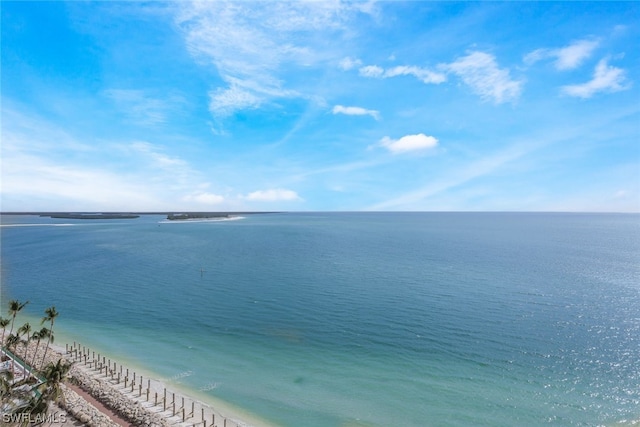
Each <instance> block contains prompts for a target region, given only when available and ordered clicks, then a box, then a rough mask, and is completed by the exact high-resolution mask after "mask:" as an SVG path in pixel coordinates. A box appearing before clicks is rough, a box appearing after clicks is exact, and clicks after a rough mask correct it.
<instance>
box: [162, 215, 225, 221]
mask: <svg viewBox="0 0 640 427" xmlns="http://www.w3.org/2000/svg"><path fill="white" fill-rule="evenodd" d="M231 217H232V215H230V214H224V213H179V214H169V215H167V219H168V220H169V221H185V220H189V219H217V218H231Z"/></svg>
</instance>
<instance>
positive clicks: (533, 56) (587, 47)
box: [524, 40, 600, 71]
mask: <svg viewBox="0 0 640 427" xmlns="http://www.w3.org/2000/svg"><path fill="white" fill-rule="evenodd" d="M599 45H600V42H599V41H598V40H578V41H576V42H573V43H571V44H570V45H568V46H565V47H562V48H559V49H544V48H543V49H536V50H534V51H533V52H530V53H528V54H527V55H525V57H524V63H525V64H527V65H532V64H535V63H536V62H538V61H541V60H544V59H547V58H555V61H554V66H555V68H556V69H557V70H560V71H566V70H573V69H575V68H578V67H579V66H580V65H582V64H583V63H584V61H585V60H587V59H588V58H590V57H591V55H592V54H593V52H594V51H595V50H596V48H598V47H599Z"/></svg>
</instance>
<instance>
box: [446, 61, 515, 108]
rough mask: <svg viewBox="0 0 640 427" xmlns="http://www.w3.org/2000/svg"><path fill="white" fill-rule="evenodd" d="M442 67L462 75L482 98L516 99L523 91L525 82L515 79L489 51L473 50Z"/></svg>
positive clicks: (499, 102) (500, 102)
mask: <svg viewBox="0 0 640 427" xmlns="http://www.w3.org/2000/svg"><path fill="white" fill-rule="evenodd" d="M442 68H443V69H445V70H447V71H448V72H450V73H453V74H455V75H457V76H458V77H460V79H462V81H463V82H464V83H465V84H466V85H468V86H469V87H470V88H471V90H472V91H473V92H474V93H476V94H477V95H479V96H480V97H481V98H483V99H485V100H493V101H494V102H495V103H496V104H502V103H504V102H508V101H514V100H515V99H517V98H518V97H519V96H520V93H521V92H522V86H523V83H524V82H523V81H521V80H520V81H519V80H513V79H512V78H511V76H510V73H509V70H507V69H504V68H499V67H498V64H497V62H496V59H495V57H494V56H493V55H490V54H488V53H484V52H471V53H469V54H468V55H466V56H463V57H461V58H458V59H457V60H456V61H454V62H452V63H450V64H447V65H443V66H442Z"/></svg>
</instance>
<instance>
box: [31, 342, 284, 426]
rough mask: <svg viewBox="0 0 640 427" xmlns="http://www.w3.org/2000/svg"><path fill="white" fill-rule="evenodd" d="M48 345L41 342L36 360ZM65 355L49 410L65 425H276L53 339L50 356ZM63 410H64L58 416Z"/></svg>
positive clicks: (60, 423) (55, 360) (32, 351)
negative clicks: (62, 377)
mask: <svg viewBox="0 0 640 427" xmlns="http://www.w3.org/2000/svg"><path fill="white" fill-rule="evenodd" d="M35 347H36V344H35V343H30V344H29V348H28V350H27V353H28V355H29V356H28V359H27V360H31V359H30V358H32V357H33V356H34V354H36V348H35ZM44 351H45V350H44V347H42V346H40V348H38V350H37V355H36V360H39V359H40V358H41V357H42V356H43V354H44ZM61 359H62V360H66V361H67V362H69V363H71V369H70V371H69V374H68V377H67V381H65V382H64V383H63V395H64V399H63V401H62V402H60V403H59V404H57V405H56V404H54V405H53V406H52V407H51V409H50V411H49V413H50V414H51V413H54V414H55V416H56V417H57V419H58V420H59V421H58V422H57V424H59V425H61V426H62V427H71V426H78V425H86V426H90V427H127V426H146V427H152V426H153V427H171V426H180V427H196V426H199V427H275V426H274V425H273V424H270V423H268V422H266V421H263V420H260V419H258V418H257V417H256V416H253V415H252V414H249V413H246V412H243V411H242V409H241V408H237V407H235V406H234V405H232V404H228V403H226V402H224V401H221V400H219V399H215V398H213V399H203V398H202V397H204V396H194V394H197V393H192V390H190V389H188V388H187V387H180V386H176V385H175V384H171V385H170V386H167V384H165V382H163V381H162V379H155V378H154V375H153V374H152V373H150V372H149V371H147V370H145V369H144V368H143V369H138V368H137V367H133V369H132V367H131V366H125V365H122V364H120V363H119V361H118V360H117V359H111V358H110V357H108V356H107V355H106V354H100V353H97V352H95V351H94V350H92V349H90V348H87V347H85V346H81V345H80V344H78V343H75V342H74V343H72V344H69V343H68V342H67V343H65V344H64V347H62V346H61V345H60V344H59V343H56V344H50V345H49V350H48V353H47V359H46V362H47V363H50V362H53V363H56V362H57V361H58V360H61ZM165 381H167V380H166V379H165ZM169 381H170V380H169ZM52 410H53V412H52ZM60 411H62V413H64V414H65V415H64V416H62V417H60V416H59V414H60V413H61V412H60Z"/></svg>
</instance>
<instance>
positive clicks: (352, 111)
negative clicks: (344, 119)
mask: <svg viewBox="0 0 640 427" xmlns="http://www.w3.org/2000/svg"><path fill="white" fill-rule="evenodd" d="M331 112H332V113H333V114H345V115H347V116H371V117H373V118H374V119H376V120H380V112H379V111H376V110H367V109H366V108H362V107H345V106H343V105H336V106H335V107H333V109H332V110H331Z"/></svg>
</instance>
